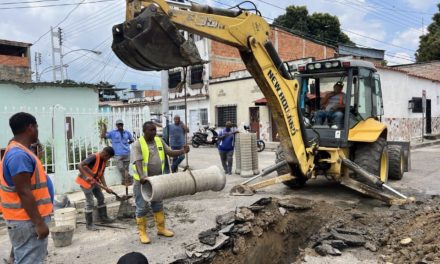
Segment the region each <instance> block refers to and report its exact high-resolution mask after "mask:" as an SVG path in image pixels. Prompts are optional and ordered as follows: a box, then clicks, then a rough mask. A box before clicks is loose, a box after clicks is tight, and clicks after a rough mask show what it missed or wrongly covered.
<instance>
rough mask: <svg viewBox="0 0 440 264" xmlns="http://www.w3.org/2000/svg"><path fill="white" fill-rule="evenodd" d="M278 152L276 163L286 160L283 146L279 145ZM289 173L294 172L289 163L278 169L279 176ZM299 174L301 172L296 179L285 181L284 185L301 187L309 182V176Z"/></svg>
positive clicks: (295, 187) (292, 187) (294, 187)
mask: <svg viewBox="0 0 440 264" xmlns="http://www.w3.org/2000/svg"><path fill="white" fill-rule="evenodd" d="M275 154H276V158H275V163H278V162H281V161H283V160H285V159H286V158H285V156H284V151H283V149H282V148H281V146H278V147H277V151H276V152H275ZM287 173H292V169H291V168H290V166H289V165H286V166H283V167H281V168H279V169H277V174H278V176H281V175H284V174H287ZM297 175H301V174H299V173H296V174H295V176H296V177H297V178H295V179H294V180H290V181H285V182H283V184H284V185H286V186H288V187H289V188H291V189H299V188H302V187H303V186H304V185H305V184H306V182H307V178H305V177H298V176H297Z"/></svg>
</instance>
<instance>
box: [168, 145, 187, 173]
mask: <svg viewBox="0 0 440 264" xmlns="http://www.w3.org/2000/svg"><path fill="white" fill-rule="evenodd" d="M182 148H183V147H182V146H174V147H171V149H172V150H181V149H182ZM184 159H185V155H180V156H178V157H174V158H173V164H172V165H171V172H176V171H177V169H178V167H179V164H180V163H181V162H182V161H183V160H184Z"/></svg>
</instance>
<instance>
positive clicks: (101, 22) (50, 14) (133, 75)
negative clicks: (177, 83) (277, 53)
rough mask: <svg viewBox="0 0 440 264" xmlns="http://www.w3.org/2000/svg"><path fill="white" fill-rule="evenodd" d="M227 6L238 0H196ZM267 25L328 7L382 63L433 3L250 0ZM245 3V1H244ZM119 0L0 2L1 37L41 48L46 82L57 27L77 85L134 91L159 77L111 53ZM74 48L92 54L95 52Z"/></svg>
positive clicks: (401, 55) (398, 60)
mask: <svg viewBox="0 0 440 264" xmlns="http://www.w3.org/2000/svg"><path fill="white" fill-rule="evenodd" d="M196 2H198V3H200V4H209V5H212V6H217V7H222V8H227V7H230V6H234V5H236V4H238V3H240V2H242V1H237V0H208V1H201V0H196ZM253 2H254V3H255V4H256V6H257V8H258V9H259V10H260V12H261V13H262V15H263V16H264V17H265V18H266V20H267V21H268V22H269V23H272V22H273V19H274V18H276V17H277V16H279V15H281V14H284V13H285V8H286V7H287V6H289V5H299V6H302V5H305V6H307V8H308V10H309V13H310V14H311V13H315V12H327V13H330V14H331V15H335V16H337V17H338V18H339V20H340V22H341V28H342V30H343V31H344V32H345V33H346V34H347V35H348V36H349V37H350V39H351V40H352V41H353V42H355V43H356V44H357V45H359V46H361V47H371V48H376V49H384V50H386V53H385V54H386V60H387V61H388V62H389V64H408V63H413V62H415V59H414V53H415V52H416V50H417V48H418V45H419V36H420V35H422V34H424V33H426V26H427V25H429V24H430V23H431V22H432V16H433V15H434V13H436V12H438V8H437V4H438V3H439V1H438V0H437V1H434V0H386V1H383V0H277V1H272V0H254V1H253ZM247 7H249V6H247ZM124 16H125V0H18V1H15V2H14V1H12V0H0V39H7V40H14V41H21V42H28V43H32V44H33V45H32V47H31V55H32V68H33V69H32V70H33V71H36V67H35V61H34V55H35V53H37V52H38V53H41V64H39V65H38V72H40V74H41V81H52V71H51V69H52V68H51V66H52V49H51V37H50V33H48V32H50V27H51V26H52V27H54V28H58V27H60V28H62V32H63V53H64V54H65V55H64V64H65V71H66V74H67V77H68V78H69V79H73V80H75V81H78V82H89V83H97V82H99V81H107V82H110V83H112V84H115V85H116V86H118V87H122V88H128V87H130V86H131V85H132V84H135V85H136V86H137V88H139V89H158V88H159V86H160V74H159V73H158V72H142V71H136V70H134V69H131V68H129V67H127V66H126V65H125V64H123V63H122V62H121V61H119V59H118V58H117V57H116V56H115V55H114V54H113V52H112V50H111V43H112V26H113V25H115V24H119V23H122V22H123V20H124ZM78 49H89V50H94V51H99V52H100V53H101V54H100V55H97V54H94V53H91V52H87V51H82V50H79V51H78Z"/></svg>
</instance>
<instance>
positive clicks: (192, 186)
mask: <svg viewBox="0 0 440 264" xmlns="http://www.w3.org/2000/svg"><path fill="white" fill-rule="evenodd" d="M225 185H226V176H225V175H224V174H223V173H222V172H221V171H220V169H219V168H218V167H217V166H211V167H209V168H207V169H202V170H193V171H189V170H187V171H184V172H176V173H172V174H164V175H158V176H153V177H149V178H148V181H147V182H146V183H145V184H143V185H142V190H141V191H142V197H143V198H144V200H145V201H148V202H150V201H162V200H164V199H167V198H173V197H179V196H184V195H189V194H195V193H197V192H203V191H209V190H211V191H216V192H218V191H221V190H223V188H224V187H225Z"/></svg>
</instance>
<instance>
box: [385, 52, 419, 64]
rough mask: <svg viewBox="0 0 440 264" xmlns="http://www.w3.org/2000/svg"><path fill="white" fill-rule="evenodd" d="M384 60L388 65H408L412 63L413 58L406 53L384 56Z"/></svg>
mask: <svg viewBox="0 0 440 264" xmlns="http://www.w3.org/2000/svg"><path fill="white" fill-rule="evenodd" d="M385 60H386V61H388V65H398V64H409V63H413V62H414V58H413V57H412V56H411V55H409V54H408V53H406V52H397V53H393V54H385Z"/></svg>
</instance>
